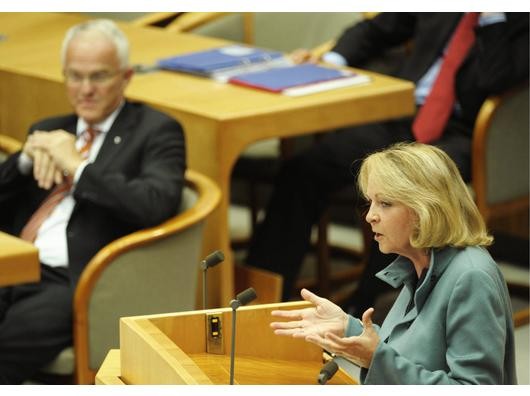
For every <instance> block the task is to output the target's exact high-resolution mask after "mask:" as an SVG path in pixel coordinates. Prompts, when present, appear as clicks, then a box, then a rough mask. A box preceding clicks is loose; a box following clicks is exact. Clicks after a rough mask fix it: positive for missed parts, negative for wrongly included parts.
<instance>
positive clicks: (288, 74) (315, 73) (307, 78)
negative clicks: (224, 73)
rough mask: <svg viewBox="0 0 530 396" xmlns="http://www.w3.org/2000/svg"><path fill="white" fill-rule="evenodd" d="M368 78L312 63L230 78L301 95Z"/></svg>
mask: <svg viewBox="0 0 530 396" xmlns="http://www.w3.org/2000/svg"><path fill="white" fill-rule="evenodd" d="M368 81H369V78H368V76H365V75H360V74H357V73H354V72H353V71H351V70H343V69H335V68H331V67H325V66H321V65H315V64H311V63H304V64H300V65H294V66H289V67H277V68H274V69H270V70H265V71H259V72H254V73H246V74H240V75H237V76H235V77H232V78H231V79H230V80H229V82H231V83H233V84H237V85H243V86H247V87H252V88H257V89H262V90H265V91H269V92H276V93H284V94H287V95H290V96H299V95H302V94H307V93H313V92H319V91H323V90H327V89H334V88H339V87H343V86H348V85H356V84H361V83H366V82H368Z"/></svg>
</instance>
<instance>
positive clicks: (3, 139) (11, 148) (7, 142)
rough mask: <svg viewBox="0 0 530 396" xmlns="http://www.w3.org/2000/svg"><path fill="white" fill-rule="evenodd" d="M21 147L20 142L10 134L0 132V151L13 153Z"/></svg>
mask: <svg viewBox="0 0 530 396" xmlns="http://www.w3.org/2000/svg"><path fill="white" fill-rule="evenodd" d="M20 149H22V143H21V142H20V141H18V140H17V139H14V138H12V137H11V136H7V135H2V134H0V151H1V152H3V153H6V154H8V155H9V154H13V153H15V152H17V151H18V150H20Z"/></svg>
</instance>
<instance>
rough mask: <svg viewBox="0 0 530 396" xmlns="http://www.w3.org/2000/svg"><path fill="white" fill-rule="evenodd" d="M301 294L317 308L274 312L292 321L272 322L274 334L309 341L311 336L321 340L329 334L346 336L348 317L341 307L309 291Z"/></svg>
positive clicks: (303, 290) (274, 314) (303, 291)
mask: <svg viewBox="0 0 530 396" xmlns="http://www.w3.org/2000/svg"><path fill="white" fill-rule="evenodd" d="M300 294H301V295H302V298H303V299H304V300H306V301H309V302H311V303H313V304H314V305H315V307H311V308H304V309H295V310H291V311H283V310H275V311H272V312H271V314H272V315H273V316H276V317H280V318H287V319H291V320H290V321H288V322H272V323H271V324H270V325H271V327H272V328H273V329H274V334H277V335H287V336H292V337H294V338H305V339H306V340H308V341H309V337H310V336H315V337H317V338H320V337H324V335H325V334H328V333H330V334H335V335H337V336H339V337H342V336H343V335H344V329H345V328H346V324H347V323H348V315H347V314H346V313H345V312H344V311H343V310H342V309H341V308H340V307H339V306H337V305H335V304H333V303H332V302H331V301H329V300H327V299H325V298H322V297H319V296H317V295H316V294H313V293H311V292H310V291H309V290H307V289H302V292H301V293H300Z"/></svg>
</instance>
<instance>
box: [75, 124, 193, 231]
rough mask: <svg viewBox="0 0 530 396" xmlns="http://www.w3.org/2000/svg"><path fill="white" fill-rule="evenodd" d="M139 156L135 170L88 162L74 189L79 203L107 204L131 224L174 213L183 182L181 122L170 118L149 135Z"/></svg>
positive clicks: (144, 223)
mask: <svg viewBox="0 0 530 396" xmlns="http://www.w3.org/2000/svg"><path fill="white" fill-rule="evenodd" d="M137 160H138V167H139V168H140V169H139V171H138V173H137V174H135V175H134V176H130V175H127V174H126V173H125V172H123V171H121V170H114V171H113V170H106V169H100V168H99V166H98V163H97V162H95V163H92V164H88V165H87V166H86V167H85V168H84V169H83V173H82V175H81V176H80V178H79V181H78V183H77V185H76V187H75V190H74V198H75V199H76V201H78V202H80V203H88V204H95V205H98V206H100V207H103V208H106V209H108V210H109V212H111V213H112V215H113V216H116V217H118V218H120V219H122V220H124V221H126V222H129V223H131V224H136V225H138V226H140V227H148V226H153V225H156V224H159V223H160V222H162V221H164V220H166V219H167V218H168V217H170V216H172V215H174V214H175V213H176V211H177V210H178V208H179V205H180V199H181V192H182V188H183V186H184V172H185V168H186V152H185V141H184V134H183V131H182V128H181V126H180V125H179V124H178V123H177V122H175V121H173V120H170V119H167V120H166V121H164V122H163V123H162V125H160V126H159V127H158V128H157V130H156V131H155V132H154V133H151V134H150V135H149V138H148V139H147V141H146V142H145V145H144V147H143V149H142V151H141V157H140V158H138V159H137ZM118 169H119V168H118Z"/></svg>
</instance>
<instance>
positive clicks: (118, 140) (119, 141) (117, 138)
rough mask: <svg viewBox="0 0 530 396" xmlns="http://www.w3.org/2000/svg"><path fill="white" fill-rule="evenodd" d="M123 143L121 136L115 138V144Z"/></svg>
mask: <svg viewBox="0 0 530 396" xmlns="http://www.w3.org/2000/svg"><path fill="white" fill-rule="evenodd" d="M120 143H121V136H114V144H120Z"/></svg>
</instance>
